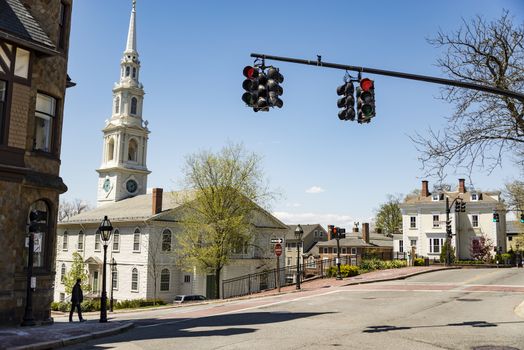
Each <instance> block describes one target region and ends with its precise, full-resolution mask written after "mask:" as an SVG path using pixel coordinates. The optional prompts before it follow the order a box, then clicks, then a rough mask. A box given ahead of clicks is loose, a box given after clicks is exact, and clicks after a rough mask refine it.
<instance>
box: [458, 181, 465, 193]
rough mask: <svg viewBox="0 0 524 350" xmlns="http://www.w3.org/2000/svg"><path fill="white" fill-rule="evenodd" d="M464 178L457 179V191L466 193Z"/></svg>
mask: <svg viewBox="0 0 524 350" xmlns="http://www.w3.org/2000/svg"><path fill="white" fill-rule="evenodd" d="M464 181H465V180H464V179H459V193H466V185H465V182H464Z"/></svg>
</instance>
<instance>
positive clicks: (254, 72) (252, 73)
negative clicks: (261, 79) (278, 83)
mask: <svg viewBox="0 0 524 350" xmlns="http://www.w3.org/2000/svg"><path fill="white" fill-rule="evenodd" d="M242 73H243V74H244V76H245V77H246V78H248V79H255V78H256V77H258V69H256V68H255V67H252V66H245V67H244V70H243V71H242Z"/></svg>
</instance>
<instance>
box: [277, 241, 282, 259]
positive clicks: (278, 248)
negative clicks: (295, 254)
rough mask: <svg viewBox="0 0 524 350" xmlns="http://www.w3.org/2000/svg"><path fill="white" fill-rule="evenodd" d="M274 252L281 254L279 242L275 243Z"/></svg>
mask: <svg viewBox="0 0 524 350" xmlns="http://www.w3.org/2000/svg"><path fill="white" fill-rule="evenodd" d="M275 254H276V256H280V255H282V245H281V244H280V243H277V244H275Z"/></svg>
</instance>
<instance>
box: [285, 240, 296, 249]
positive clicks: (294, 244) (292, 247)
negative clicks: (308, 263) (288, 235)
mask: <svg viewBox="0 0 524 350" xmlns="http://www.w3.org/2000/svg"><path fill="white" fill-rule="evenodd" d="M286 249H287V250H292V249H297V243H296V242H289V243H286Z"/></svg>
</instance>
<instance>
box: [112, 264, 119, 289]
mask: <svg viewBox="0 0 524 350" xmlns="http://www.w3.org/2000/svg"><path fill="white" fill-rule="evenodd" d="M111 288H113V290H117V289H118V269H117V268H116V267H114V266H113V270H112V271H111Z"/></svg>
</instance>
